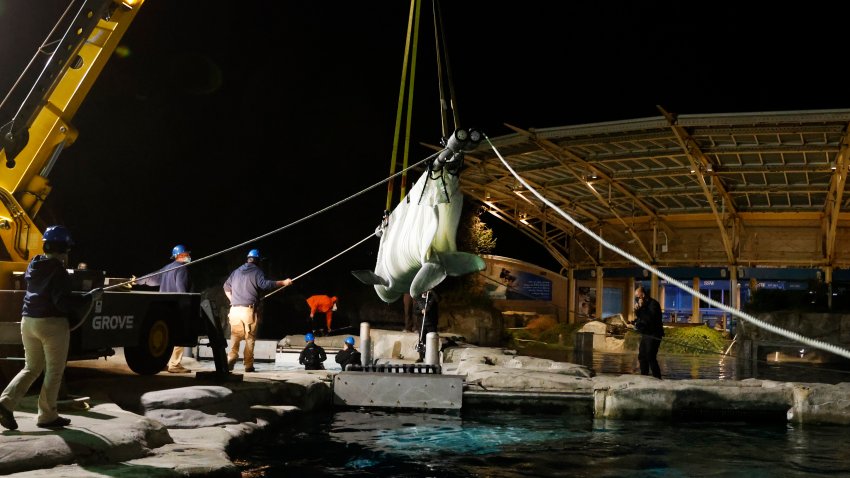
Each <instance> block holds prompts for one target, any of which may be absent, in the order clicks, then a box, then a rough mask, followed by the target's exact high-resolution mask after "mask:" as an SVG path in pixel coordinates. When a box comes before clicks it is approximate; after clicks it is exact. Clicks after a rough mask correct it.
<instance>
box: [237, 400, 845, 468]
mask: <svg viewBox="0 0 850 478" xmlns="http://www.w3.org/2000/svg"><path fill="white" fill-rule="evenodd" d="M237 463H239V464H241V467H242V471H243V476H256V477H260V476H268V477H273V476H309V477H321V476H350V477H379V476H380V477H385V476H392V477H422V476H434V477H543V476H579V477H582V476H586V477H624V476H629V477H659V476H664V477H668V476H669V477H698V476H699V477H729V476H741V477H776V476H784V477H804V476H850V433H847V430H846V428H845V427H823V426H821V427H804V426H798V425H789V424H785V423H779V424H764V423H747V422H723V423H718V422H711V423H706V422H662V423H658V422H641V421H612V420H596V419H592V418H589V417H580V416H574V415H566V414H553V413H545V414H523V413H520V412H515V411H498V412H495V411H493V410H480V411H473V412H468V411H464V412H463V413H462V414H434V413H424V412H423V413H404V412H395V411H379V410H351V411H337V412H336V413H333V414H324V415H304V416H303V417H301V418H300V419H299V420H298V421H297V422H296V423H293V424H291V425H290V426H288V427H287V428H286V429H283V430H279V431H278V432H277V433H276V434H275V435H273V436H270V437H266V438H265V439H263V440H258V441H257V442H255V443H254V444H253V445H251V446H250V447H248V448H246V449H245V450H242V452H241V453H240V454H239V455H237Z"/></svg>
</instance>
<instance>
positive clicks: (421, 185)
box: [352, 129, 485, 303]
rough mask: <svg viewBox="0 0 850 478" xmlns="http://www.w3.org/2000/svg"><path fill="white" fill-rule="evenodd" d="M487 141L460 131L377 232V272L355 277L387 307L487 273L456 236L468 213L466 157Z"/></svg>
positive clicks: (472, 132) (469, 131)
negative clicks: (454, 279)
mask: <svg viewBox="0 0 850 478" xmlns="http://www.w3.org/2000/svg"><path fill="white" fill-rule="evenodd" d="M482 137H483V135H482V134H481V133H480V132H479V131H476V130H473V129H456V130H455V131H454V132H453V133H452V134H451V136H449V138H448V139H447V140H445V141H443V145H444V146H445V149H443V150H442V151H441V152H440V153H439V154H438V155H436V157H435V158H434V159H433V160H430V161H428V162H426V170H425V172H424V173H423V174H422V176H421V177H420V178H419V179H418V180H417V181H416V183H415V184H414V185H413V187H412V188H411V189H410V192H409V193H408V194H407V195H406V196H405V197H404V198H402V200H401V202H400V203H399V204H398V206H396V207H395V209H393V211H392V212H391V213H390V214H389V215H388V216H385V217H384V219H383V221H382V222H381V224H380V225H379V226H378V227H377V229H376V230H375V234H376V235H377V236H378V237H380V241H381V242H380V245H379V246H378V258H377V263H376V264H375V270H374V272H373V271H370V270H357V271H352V274H354V276H355V277H357V278H358V279H359V280H360V281H361V282H363V283H364V284H371V285H374V286H375V292H377V294H378V297H380V298H381V300H383V301H384V302H387V303H392V302H395V301H396V300H398V298H399V297H402V296H403V295H404V294H405V293H410V295H411V296H412V297H419V296H420V295H421V294H422V293H424V292H426V291H428V290H430V289H432V288H434V287H436V286H437V285H439V284H440V283H441V282H443V280H444V279H445V278H446V277H447V276H462V275H465V274H469V273H471V272H477V271H481V270H484V267H485V264H484V260H483V259H482V258H481V257H479V256H477V255H475V254H471V253H467V252H459V251H458V250H457V244H456V236H457V227H458V223H459V222H460V216H461V210H462V209H463V194H462V193H461V192H460V182H459V176H460V170H461V167H462V166H463V155H464V153H466V152H469V151H472V150H474V149H475V148H476V147H477V146H478V143H479V142H480V141H481V139H482Z"/></svg>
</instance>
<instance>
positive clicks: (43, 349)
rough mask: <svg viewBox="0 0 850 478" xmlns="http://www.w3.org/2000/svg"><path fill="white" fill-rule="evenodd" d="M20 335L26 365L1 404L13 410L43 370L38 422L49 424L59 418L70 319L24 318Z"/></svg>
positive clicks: (10, 386) (0, 397)
mask: <svg viewBox="0 0 850 478" xmlns="http://www.w3.org/2000/svg"><path fill="white" fill-rule="evenodd" d="M21 338H22V339H23V342H24V357H25V360H26V361H25V364H24V368H23V370H21V371H20V372H18V374H17V375H15V378H13V379H12V381H11V382H9V385H8V386H7V387H6V390H3V394H2V395H0V403H2V404H3V406H4V407H6V408H7V409H8V410H14V409H15V408H16V407H17V406H18V402H19V401H20V400H21V398H23V396H24V395H25V394H26V393H27V390H29V388H30V386H31V385H32V384H33V382H35V379H37V378H38V376H39V375H41V372H42V371H44V381H43V382H42V385H41V393H39V395H38V418H37V421H36V423H49V422H52V421H53V420H56V419H57V418H59V412H58V410H57V408H56V400H57V399H58V397H59V386H60V384H61V383H62V374H63V373H65V362H66V361H67V360H68V342H69V341H70V339H71V332H70V327H69V326H68V319H66V318H64V317H39V318H33V317H23V318H22V319H21Z"/></svg>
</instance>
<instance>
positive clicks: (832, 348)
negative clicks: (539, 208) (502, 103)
mask: <svg viewBox="0 0 850 478" xmlns="http://www.w3.org/2000/svg"><path fill="white" fill-rule="evenodd" d="M484 138H485V139H486V140H487V143H489V144H490V147H491V148H493V151H495V152H496V156H498V157H499V160H500V161H501V162H502V164H504V165H505V168H507V170H508V171H510V172H511V174H512V175H513V176H514V177H515V178H516V179H517V181H519V182H520V184H522V185H523V186H524V187H525V188H526V189H528V190H529V191H531V193H532V194H534V195H535V196H537V198H538V199H540V200H541V201H543V203H544V204H546V205H547V206H549V207H551V208H552V209H553V210H555V211H557V212H558V214H560V215H561V216H562V217H563V218H564V219H566V220H567V221H569V222H570V223H572V224H573V225H574V226H576V227H577V228H579V229H581V230H582V231H584V232H585V233H586V234H587V235H589V236H590V237H592V238H593V239H595V240H596V241H597V242H599V243H600V244H602V245H603V246H605V247H607V248H608V249H611V250H612V251H614V252H616V253H617V254H619V255H621V256H623V257H625V258H626V259H628V260H630V261H632V262H634V263H635V264H637V265H639V266H641V267H643V268H644V269H646V270H648V271H650V272H652V273H653V274H655V275H656V276H658V277H660V278H662V279H664V280H666V281H667V282H669V283H671V284H673V285H675V286H676V287H678V288H680V289H682V290H683V291H685V292H687V293H689V294H691V295H694V296H697V297H699V298H700V299H701V300H703V301H705V302H707V303H709V304H711V305H712V306H714V307H717V308H719V309H722V310H724V311H726V312H728V313H730V314H732V315H734V316H736V317H740V318H741V319H742V320H744V321H746V322H750V323H751V324H753V325H755V326H756V327H759V328H761V329H764V330H767V331H769V332H772V333H774V334H777V335H781V336H783V337H786V338H789V339H791V340H794V341H797V342H800V343H803V344H806V345H808V346H810V347H814V348H817V349H821V350H826V351H827V352H832V353H834V354H836V355H840V356H842V357H845V358H850V350H847V349H844V348H841V347H838V346H837V345H834V344H830V343H827V342H822V341H820V340H815V339H812V338H809V337H805V336H803V335H800V334H798V333H796V332H791V331H789V330H785V329H783V328H781V327H777V326H775V325H773V324H768V323H767V322H763V321H761V320H759V319H757V318H755V317H753V316H752V315H749V314H747V313H745V312H743V311H740V310H737V309H733V308H732V307H729V306H728V305H726V304H721V303H720V302H717V301H716V300H714V299H712V298H710V297H707V296H705V295H703V294H702V293H700V292H698V291H696V290H694V289H691V288H690V287H688V286H687V285H685V284H683V283H682V282H679V281H678V280H676V279H674V278H672V277H670V276H668V275H667V274H665V273H663V272H661V271H659V270H657V269H655V268H654V267H652V266H651V265H649V264H647V263H645V262H643V261H642V260H640V259H638V258H637V257H635V256H633V255H631V254H629V253H628V252H626V251H624V250H622V249H620V248H618V247H617V246H615V245H613V244H611V243H609V242H607V241H606V240H604V239H602V238H601V237H599V236H598V235H596V234H595V233H594V232H593V231H591V230H590V229H588V228H587V227H585V226H584V224H581V223H580V222H578V221H577V220H575V219H573V218H572V217H571V216H570V215H569V214H567V213H565V212H564V211H562V210H561V208H559V207H558V206H556V205H555V204H552V202H551V201H549V200H548V199H546V198H545V197H543V195H541V194H540V193H539V192H537V190H535V189H534V188H532V187H531V186H530V185H529V184H528V183H527V182H526V181H525V180H524V179H523V178H521V177H520V176H519V175H518V174H517V173H516V171H514V170H513V168H511V166H510V165H509V164H508V162H507V161H505V158H503V157H502V155H501V154H500V153H499V151H498V150H497V149H496V146H494V145H493V143H492V142H490V138H489V137H487V135H484Z"/></svg>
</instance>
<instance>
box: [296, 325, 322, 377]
mask: <svg viewBox="0 0 850 478" xmlns="http://www.w3.org/2000/svg"><path fill="white" fill-rule="evenodd" d="M314 340H315V337H313V334H312V333H310V332H308V333H307V335H305V336H304V341H305V342H307V345H305V346H304V349H303V350H301V353H300V354H299V355H298V363H300V364H301V365H303V366H304V370H324V369H325V365H324V363H323V362H324V361H325V360H327V359H328V356H327V354H325V349H323V348H322V347H321V346H319V345H316V342H314Z"/></svg>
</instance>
